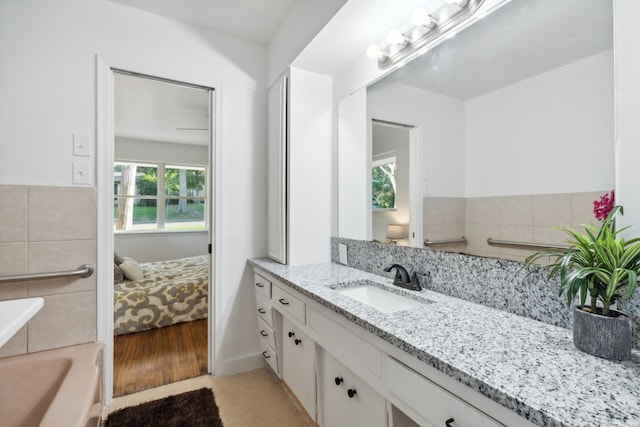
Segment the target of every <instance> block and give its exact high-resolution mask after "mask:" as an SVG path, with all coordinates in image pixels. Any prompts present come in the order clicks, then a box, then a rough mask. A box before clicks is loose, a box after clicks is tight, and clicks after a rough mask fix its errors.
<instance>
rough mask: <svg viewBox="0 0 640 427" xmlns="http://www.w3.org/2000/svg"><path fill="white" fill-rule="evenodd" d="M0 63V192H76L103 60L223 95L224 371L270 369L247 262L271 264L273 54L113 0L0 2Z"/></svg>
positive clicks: (220, 271) (220, 275) (220, 277)
mask: <svg viewBox="0 0 640 427" xmlns="http://www.w3.org/2000/svg"><path fill="white" fill-rule="evenodd" d="M0 52H2V61H0V93H2V96H1V97H0V140H1V141H2V144H1V145H0V183H2V184H21V185H50V186H69V185H71V183H72V181H71V160H72V143H71V141H72V139H71V138H72V134H73V133H82V134H85V135H91V136H92V137H93V139H94V141H95V136H96V119H95V117H96V65H95V64H96V55H100V56H101V57H103V58H108V59H109V60H110V63H111V62H116V63H119V64H125V68H134V69H141V70H152V71H154V72H155V73H156V74H159V75H160V76H161V77H166V78H171V79H174V80H181V81H187V82H206V83H207V84H211V85H212V86H214V87H215V89H216V99H217V108H218V110H217V111H216V116H217V128H218V129H217V131H216V139H217V143H218V146H219V150H218V152H217V153H216V155H217V156H218V158H219V160H220V161H219V164H220V168H219V170H217V171H216V176H217V186H218V189H219V192H218V193H217V194H216V198H217V200H218V201H219V202H220V203H219V205H218V209H217V211H216V220H217V222H218V224H219V225H220V229H219V233H218V235H217V236H216V239H217V240H216V241H217V242H219V246H218V247H217V248H216V249H217V250H218V251H220V254H219V257H218V259H219V263H218V266H217V271H216V272H215V274H216V277H217V286H219V287H220V288H219V293H218V297H219V298H218V300H217V303H216V306H218V307H220V308H221V311H222V313H218V315H219V316H220V322H219V323H218V324H216V330H217V333H218V335H217V340H218V341H219V342H220V343H221V345H220V346H219V353H220V354H219V361H220V363H219V364H218V365H217V366H216V371H217V372H218V373H228V372H231V371H233V370H239V369H246V368H248V367H252V366H257V365H258V364H259V363H261V361H260V360H259V358H258V357H256V354H258V347H257V345H258V343H257V342H256V340H254V339H253V337H254V335H255V318H252V317H251V316H247V313H248V312H250V311H251V307H253V304H254V300H253V298H254V297H253V293H252V292H253V291H252V289H251V280H252V279H251V273H250V269H249V268H248V267H247V264H246V260H247V258H251V257H255V256H261V255H263V254H265V253H266V238H265V235H266V233H265V227H266V219H265V218H264V216H263V215H262V213H263V212H264V211H265V206H266V196H265V194H266V184H265V181H266V179H265V178H266V164H265V162H264V159H265V158H266V148H265V147H266V95H265V94H266V76H265V74H266V73H265V69H266V48H265V47H264V46H261V45H257V44H253V43H249V42H244V41H241V40H238V39H235V38H232V37H228V36H224V35H221V34H218V33H214V32H210V31H205V30H202V29H199V28H195V27H192V26H189V25H186V24H181V23H178V22H176V21H172V20H170V19H167V18H163V17H159V16H156V15H152V14H149V13H145V12H142V11H138V10H135V9H132V8H128V7H125V6H122V5H119V4H116V3H111V2H109V1H106V0H59V1H55V2H51V1H47V0H30V1H25V2H15V1H10V2H6V1H4V2H1V3H0ZM111 60H112V61H111ZM94 152H95V150H94ZM99 160H100V159H98V161H99ZM98 244H100V243H99V242H98Z"/></svg>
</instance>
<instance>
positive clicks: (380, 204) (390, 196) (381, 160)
mask: <svg viewBox="0 0 640 427" xmlns="http://www.w3.org/2000/svg"><path fill="white" fill-rule="evenodd" d="M397 167H398V163H397V162H396V156H395V154H393V155H390V153H386V154H385V155H383V156H378V159H374V160H373V162H372V168H371V206H372V208H373V209H374V210H379V209H384V210H390V209H396V194H397V183H396V169H397Z"/></svg>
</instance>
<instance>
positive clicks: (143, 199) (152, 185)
mask: <svg viewBox="0 0 640 427" xmlns="http://www.w3.org/2000/svg"><path fill="white" fill-rule="evenodd" d="M205 183H206V170H205V168H203V167H196V166H175V165H165V164H163V163H160V164H142V163H123V162H117V163H115V165H114V228H115V230H116V231H181V230H205V229H206V221H205V215H206V189H205V185H206V184H205ZM159 189H163V190H161V191H159ZM158 207H162V209H158Z"/></svg>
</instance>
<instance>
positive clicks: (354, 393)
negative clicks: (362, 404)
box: [347, 388, 356, 399]
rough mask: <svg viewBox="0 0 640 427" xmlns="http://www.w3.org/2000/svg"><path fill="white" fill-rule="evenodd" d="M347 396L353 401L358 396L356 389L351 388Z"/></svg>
mask: <svg viewBox="0 0 640 427" xmlns="http://www.w3.org/2000/svg"><path fill="white" fill-rule="evenodd" d="M347 395H348V396H349V399H353V396H355V395H356V389H355V388H350V389H349V390H347Z"/></svg>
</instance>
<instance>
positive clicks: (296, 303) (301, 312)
mask: <svg viewBox="0 0 640 427" xmlns="http://www.w3.org/2000/svg"><path fill="white" fill-rule="evenodd" d="M271 294H272V296H273V305H274V307H276V309H277V310H279V311H281V312H285V313H289V314H290V315H291V316H293V318H294V319H296V320H298V321H299V322H300V323H302V324H303V325H304V323H305V317H304V316H305V307H304V303H303V302H302V301H300V300H299V299H298V298H296V297H294V296H293V295H291V294H290V293H288V292H287V291H285V290H284V289H281V288H280V287H279V286H277V285H273V287H272V289H271Z"/></svg>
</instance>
